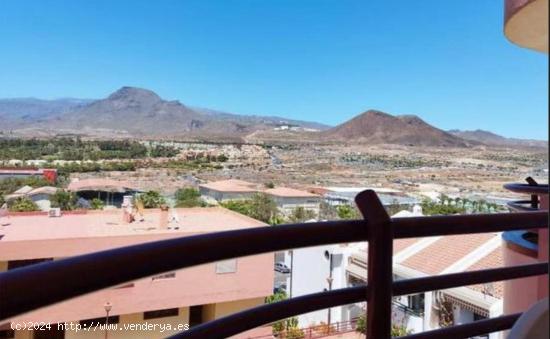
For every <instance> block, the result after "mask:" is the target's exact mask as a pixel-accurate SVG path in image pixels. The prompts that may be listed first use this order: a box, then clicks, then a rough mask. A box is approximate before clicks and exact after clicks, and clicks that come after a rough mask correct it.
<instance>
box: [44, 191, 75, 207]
mask: <svg viewBox="0 0 550 339" xmlns="http://www.w3.org/2000/svg"><path fill="white" fill-rule="evenodd" d="M76 201H77V197H76V195H75V194H74V193H73V192H68V191H65V190H58V191H57V192H55V193H54V194H52V195H51V196H50V202H51V205H52V207H58V208H60V209H61V210H63V211H71V210H74V209H75V208H76Z"/></svg>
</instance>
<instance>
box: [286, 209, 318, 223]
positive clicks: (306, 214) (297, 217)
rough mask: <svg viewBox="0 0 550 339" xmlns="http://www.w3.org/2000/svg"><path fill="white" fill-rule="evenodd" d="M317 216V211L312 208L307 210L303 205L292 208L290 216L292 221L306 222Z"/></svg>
mask: <svg viewBox="0 0 550 339" xmlns="http://www.w3.org/2000/svg"><path fill="white" fill-rule="evenodd" d="M313 218H315V212H313V211H312V210H306V209H305V208H303V207H302V206H298V207H296V208H295V209H293V210H292V213H291V214H290V216H289V220H290V221H291V222H304V221H306V220H310V219H313Z"/></svg>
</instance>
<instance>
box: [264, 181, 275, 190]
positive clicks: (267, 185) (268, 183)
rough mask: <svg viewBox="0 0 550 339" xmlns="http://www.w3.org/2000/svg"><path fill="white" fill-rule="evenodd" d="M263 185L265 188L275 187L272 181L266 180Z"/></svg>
mask: <svg viewBox="0 0 550 339" xmlns="http://www.w3.org/2000/svg"><path fill="white" fill-rule="evenodd" d="M264 186H265V188H275V184H274V183H273V181H269V182H266V183H265V184H264Z"/></svg>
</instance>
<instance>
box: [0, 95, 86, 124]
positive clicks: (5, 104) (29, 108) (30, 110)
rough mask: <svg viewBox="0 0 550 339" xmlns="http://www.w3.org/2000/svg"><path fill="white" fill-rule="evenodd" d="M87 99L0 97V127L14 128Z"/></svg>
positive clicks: (77, 104)
mask: <svg viewBox="0 0 550 339" xmlns="http://www.w3.org/2000/svg"><path fill="white" fill-rule="evenodd" d="M91 101H92V100H87V99H73V98H65V99H56V100H41V99H36V98H17V99H0V120H1V121H2V125H3V126H2V127H4V128H15V127H18V126H23V125H25V124H28V123H30V122H31V123H32V122H36V121H40V120H43V119H47V118H48V117H50V116H52V115H54V114H59V113H64V112H68V111H70V110H73V109H76V108H78V107H80V106H83V105H86V104H88V103H90V102H91Z"/></svg>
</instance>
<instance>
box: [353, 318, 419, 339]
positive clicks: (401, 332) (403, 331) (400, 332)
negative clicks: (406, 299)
mask: <svg viewBox="0 0 550 339" xmlns="http://www.w3.org/2000/svg"><path fill="white" fill-rule="evenodd" d="M355 331H356V332H359V333H363V334H366V333H367V317H366V316H365V315H361V316H360V317H359V319H357V327H356V328H355ZM411 333H412V332H411V331H408V330H407V328H406V327H405V326H403V325H398V324H392V325H391V336H392V337H402V336H406V335H409V334H411Z"/></svg>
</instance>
